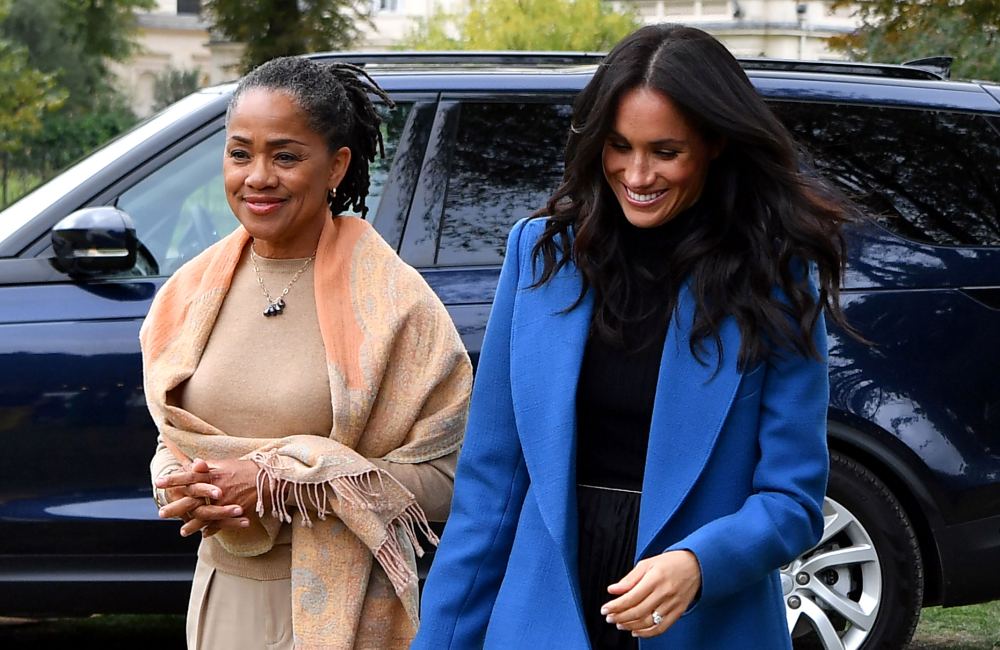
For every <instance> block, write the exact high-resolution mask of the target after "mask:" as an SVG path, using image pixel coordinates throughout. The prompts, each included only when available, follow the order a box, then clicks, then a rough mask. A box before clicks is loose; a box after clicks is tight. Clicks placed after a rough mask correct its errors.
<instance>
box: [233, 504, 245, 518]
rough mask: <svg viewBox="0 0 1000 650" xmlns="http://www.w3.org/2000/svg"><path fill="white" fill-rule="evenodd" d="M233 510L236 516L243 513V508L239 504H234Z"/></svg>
mask: <svg viewBox="0 0 1000 650" xmlns="http://www.w3.org/2000/svg"><path fill="white" fill-rule="evenodd" d="M231 512H232V513H233V516H234V517H239V516H240V515H242V514H243V508H241V507H239V506H233V509H232V511H231Z"/></svg>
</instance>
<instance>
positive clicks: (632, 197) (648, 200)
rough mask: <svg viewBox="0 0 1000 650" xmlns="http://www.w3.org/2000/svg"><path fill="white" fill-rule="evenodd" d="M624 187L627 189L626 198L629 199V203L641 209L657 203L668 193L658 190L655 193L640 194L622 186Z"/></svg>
mask: <svg viewBox="0 0 1000 650" xmlns="http://www.w3.org/2000/svg"><path fill="white" fill-rule="evenodd" d="M622 187H623V188H624V189H625V196H626V197H627V198H628V201H629V203H632V204H633V205H637V206H640V207H644V206H647V205H652V204H654V203H656V201H657V200H659V199H660V198H661V197H663V196H664V195H666V193H667V190H657V191H655V192H643V193H640V192H636V191H633V190H632V189H631V188H629V187H627V186H625V185H622Z"/></svg>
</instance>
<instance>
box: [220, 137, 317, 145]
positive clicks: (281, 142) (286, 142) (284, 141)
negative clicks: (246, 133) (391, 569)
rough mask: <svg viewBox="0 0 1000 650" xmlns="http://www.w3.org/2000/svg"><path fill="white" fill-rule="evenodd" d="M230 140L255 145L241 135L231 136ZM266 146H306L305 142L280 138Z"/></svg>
mask: <svg viewBox="0 0 1000 650" xmlns="http://www.w3.org/2000/svg"><path fill="white" fill-rule="evenodd" d="M229 139H230V140H235V141H236V142H239V143H240V144H252V143H253V140H252V139H250V138H244V137H243V136H241V135H231V136H229ZM265 144H266V145H267V146H269V147H284V146H285V145H289V144H298V145H302V146H303V147H304V146H306V143H305V142H299V141H298V140H296V139H294V138H278V139H276V140H268V141H266V142H265Z"/></svg>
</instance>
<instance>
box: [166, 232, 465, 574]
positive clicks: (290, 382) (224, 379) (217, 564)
mask: <svg viewBox="0 0 1000 650" xmlns="http://www.w3.org/2000/svg"><path fill="white" fill-rule="evenodd" d="M255 261H256V263H257V268H258V269H259V270H260V275H261V279H262V281H263V283H264V285H265V286H266V287H267V289H268V291H269V292H270V294H271V296H272V297H275V298H276V297H277V296H279V295H280V294H281V292H282V290H283V289H284V288H285V287H286V286H287V285H288V282H289V281H290V280H291V278H292V277H293V276H294V275H295V273H296V271H298V270H299V269H301V268H302V267H303V266H304V265H305V262H306V260H304V259H268V258H262V257H259V256H255ZM312 271H313V265H312V264H311V263H310V264H309V265H308V266H306V270H305V271H304V272H303V273H302V274H301V275H300V276H299V278H298V280H296V281H295V283H294V284H292V285H291V287H290V288H289V291H288V295H287V296H285V298H284V301H285V303H286V307H285V309H284V311H283V312H282V313H281V314H280V315H278V316H272V317H265V316H264V315H263V311H264V308H265V306H266V302H265V299H264V295H263V292H262V290H261V287H260V285H259V283H258V280H257V274H256V273H255V271H254V269H253V267H252V266H251V264H250V247H249V246H247V247H246V249H245V250H244V251H243V256H242V258H241V259H240V262H239V264H238V265H237V268H236V272H235V274H234V275H233V280H232V284H231V286H230V289H229V292H228V293H227V294H226V298H225V301H224V302H223V304H222V308H221V309H220V311H219V315H218V319H217V320H216V322H215V326H214V328H213V330H212V334H211V336H210V338H209V340H208V344H207V346H206V348H205V351H204V354H203V355H202V357H201V360H200V362H199V364H198V367H197V369H196V370H195V372H194V374H193V375H192V376H191V378H190V379H189V380H188V381H186V382H185V383H183V384H181V385H180V386H179V387H178V389H177V390H175V391H174V393H173V394H172V395H171V398H172V401H174V400H176V401H175V403H176V404H177V405H178V406H180V407H181V408H183V409H185V410H187V411H189V412H191V413H192V414H194V415H196V416H198V417H200V418H202V419H203V420H205V421H206V422H208V423H210V424H212V425H214V426H216V427H218V428H219V429H221V430H222V431H225V432H226V433H228V434H229V435H232V436H241V437H250V438H276V437H282V436H287V435H294V434H303V433H311V434H316V435H319V436H323V437H326V436H328V435H329V432H330V429H331V427H332V424H333V413H332V410H331V409H332V407H331V404H330V382H329V379H328V373H327V367H326V363H325V360H324V359H325V358H324V351H323V341H322V338H321V336H320V330H319V321H318V318H317V313H316V303H315V298H314V296H315V291H314V287H313V272H312ZM457 458H458V453H457V452H455V453H452V454H449V455H447V456H444V457H442V458H438V459H436V460H432V461H429V462H426V463H419V464H403V463H392V462H388V461H383V460H378V459H371V460H372V461H373V462H375V463H376V464H377V465H379V466H380V467H382V468H383V469H385V470H386V471H388V472H390V473H391V474H392V475H393V476H394V477H395V478H397V479H398V480H399V481H400V482H401V483H402V484H403V485H404V486H406V487H407V488H408V489H409V490H410V491H411V492H412V493H413V494H414V496H415V497H416V499H417V502H418V503H419V504H420V505H421V507H422V508H423V509H424V512H425V513H426V514H427V517H428V519H430V520H431V521H443V520H444V519H445V517H447V514H448V509H449V507H450V504H451V493H452V486H453V482H454V476H455V463H456V461H457ZM178 467H179V463H178V462H177V460H176V458H174V456H173V455H172V454H171V453H170V450H169V449H167V448H166V447H165V446H164V445H163V443H162V440H160V441H159V444H158V446H157V449H156V453H155V455H154V457H153V460H152V462H151V464H150V472H151V475H152V477H153V478H156V477H158V476H161V475H162V474H165V473H169V472H171V471H174V470H175V469H176V468H178ZM265 516H269V515H265ZM290 525H291V524H284V525H283V527H282V530H281V532H280V533H279V536H278V539H277V543H276V544H275V546H274V548H272V549H271V550H270V551H268V552H267V553H264V554H263V555H257V556H253V557H236V556H234V555H232V554H230V553H228V552H227V551H226V550H225V549H224V548H223V547H222V545H221V544H220V543H219V542H218V541H217V540H216V539H215V538H214V537H210V538H207V539H203V540H202V542H201V546H200V547H199V550H198V557H199V560H200V561H202V562H205V563H207V564H209V565H210V566H212V567H213V568H215V569H218V570H220V571H223V572H225V573H229V574H233V575H238V576H241V577H245V578H251V579H256V580H274V579H279V578H288V577H289V576H290V572H291V556H290V549H291V546H290V542H291V534H290V533H291V531H290V528H289V527H290Z"/></svg>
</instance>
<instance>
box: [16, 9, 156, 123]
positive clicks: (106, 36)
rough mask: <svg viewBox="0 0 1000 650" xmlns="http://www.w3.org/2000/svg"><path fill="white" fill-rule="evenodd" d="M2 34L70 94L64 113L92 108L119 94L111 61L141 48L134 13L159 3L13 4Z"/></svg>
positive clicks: (33, 64)
mask: <svg viewBox="0 0 1000 650" xmlns="http://www.w3.org/2000/svg"><path fill="white" fill-rule="evenodd" d="M9 4H10V12H9V14H8V15H7V16H6V17H5V18H4V19H3V21H2V22H0V34H2V35H3V36H4V37H6V38H7V39H9V40H11V41H13V42H16V43H20V44H21V45H23V46H24V47H25V48H26V49H27V51H28V54H29V61H30V63H31V65H32V66H33V67H35V68H38V69H39V70H42V71H45V72H49V73H54V74H56V76H57V78H58V80H59V84H60V85H61V86H63V87H64V88H66V89H67V91H69V99H68V101H67V104H66V107H65V109H64V110H66V111H70V112H76V111H79V110H84V109H89V108H90V107H91V106H92V105H94V104H99V103H101V102H103V101H104V97H105V95H106V94H107V93H109V92H114V88H113V85H112V83H111V82H110V79H112V76H111V74H110V72H109V71H108V65H107V64H108V61H124V60H126V59H127V58H128V57H129V56H130V55H131V54H132V53H134V52H135V51H136V48H137V47H138V45H137V43H136V41H135V34H136V28H137V26H136V19H135V12H136V11H137V10H140V9H151V8H153V7H154V6H155V5H156V2H155V0H12V1H11V2H10V3H9Z"/></svg>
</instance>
